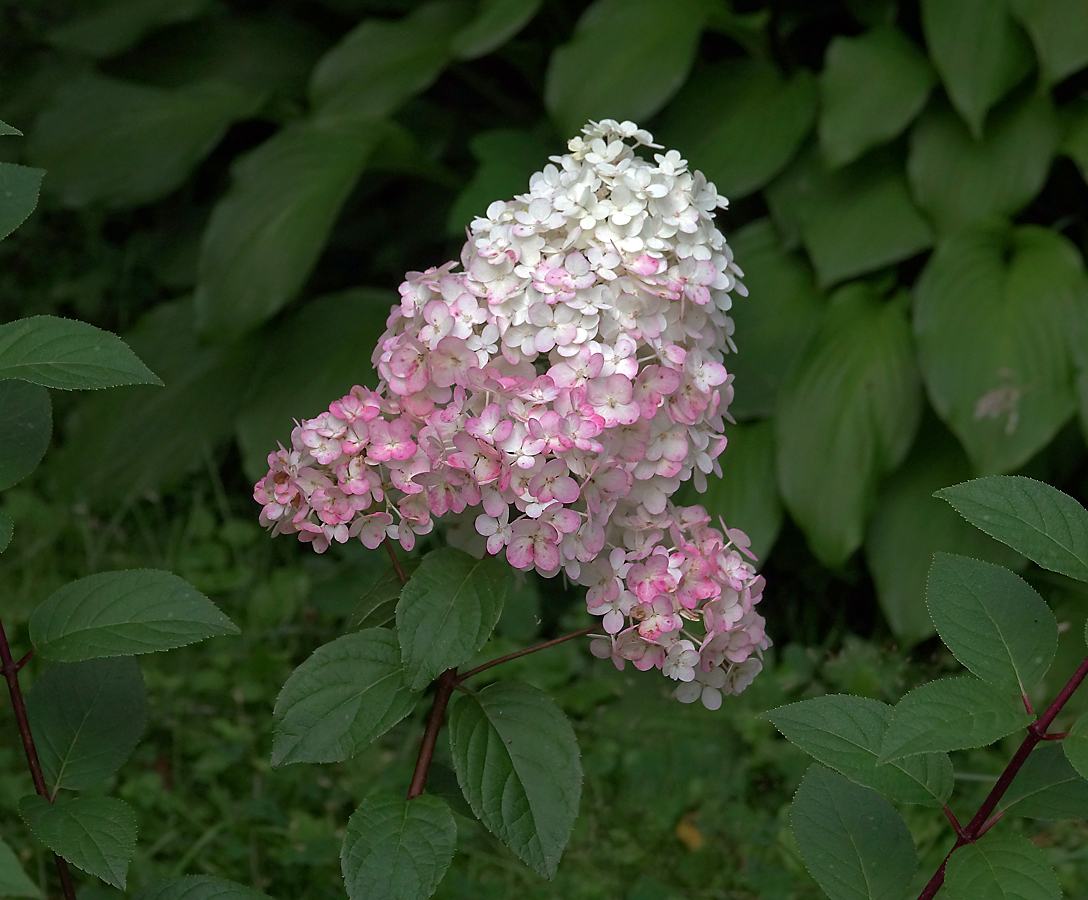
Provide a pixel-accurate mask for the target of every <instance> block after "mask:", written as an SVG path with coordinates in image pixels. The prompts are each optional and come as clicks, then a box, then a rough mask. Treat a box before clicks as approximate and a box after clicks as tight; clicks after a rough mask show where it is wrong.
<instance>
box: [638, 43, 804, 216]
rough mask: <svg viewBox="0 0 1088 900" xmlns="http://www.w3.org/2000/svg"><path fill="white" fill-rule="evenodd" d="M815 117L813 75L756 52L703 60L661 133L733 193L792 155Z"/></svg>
mask: <svg viewBox="0 0 1088 900" xmlns="http://www.w3.org/2000/svg"><path fill="white" fill-rule="evenodd" d="M815 119H816V82H815V79H814V78H813V77H812V75H811V74H810V73H809V72H807V71H806V70H804V69H802V70H800V71H799V72H798V73H797V74H796V75H794V76H793V77H792V78H787V77H786V76H785V75H783V74H782V73H781V72H780V71H779V70H778V69H777V68H775V67H774V66H773V65H771V64H769V63H766V62H757V61H755V60H750V59H745V60H730V61H729V62H724V63H718V64H715V65H712V66H707V67H706V68H702V69H700V70H699V71H697V72H696V73H695V74H693V75H692V77H691V78H690V79H688V81H687V82H686V83H685V84H684V87H683V89H681V91H680V93H678V94H677V95H676V99H675V100H673V102H672V103H670V104H669V106H668V109H667V110H666V111H665V115H664V121H663V122H662V125H661V128H660V129H658V131H660V138H661V140H662V142H663V143H664V144H665V146H668V147H673V146H675V147H682V148H683V153H684V155H685V156H686V157H687V158H688V159H690V160H691V166H692V168H696V169H700V170H701V171H702V172H703V173H704V174H705V175H706V177H707V178H708V179H710V180H711V181H713V182H714V184H715V186H716V187H717V189H718V191H719V192H720V193H722V194H724V195H726V196H727V197H732V198H734V199H736V198H738V197H743V196H745V195H747V194H750V193H752V192H753V191H755V190H757V189H758V188H761V187H762V186H763V185H764V184H766V183H767V182H768V181H769V180H770V179H771V178H773V177H774V176H775V175H776V174H777V173H778V172H779V171H781V170H782V169H783V168H784V167H785V165H786V164H787V163H788V162H789V161H790V159H791V158H792V157H793V155H794V154H795V153H796V152H797V148H798V147H799V146H800V145H801V141H802V140H804V137H805V135H806V134H808V133H809V130H810V129H811V128H812V123H813V122H814V121H815Z"/></svg>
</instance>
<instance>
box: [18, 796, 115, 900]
mask: <svg viewBox="0 0 1088 900" xmlns="http://www.w3.org/2000/svg"><path fill="white" fill-rule="evenodd" d="M19 815H20V816H22V817H23V821H24V822H26V824H27V825H29V826H30V830H31V831H32V832H34V837H36V838H37V839H38V840H39V841H41V842H42V843H43V844H45V846H46V847H48V848H49V849H50V850H52V851H53V852H54V853H56V854H57V855H58V856H62V857H63V858H64V859H66V860H68V862H70V863H71V864H72V865H73V866H75V867H76V868H78V869H82V870H83V871H84V872H88V873H90V874H91V875H94V876H96V877H97V878H101V879H102V880H103V881H104V882H106V883H107V884H111V885H113V886H114V887H116V888H120V889H121V890H124V889H125V879H126V877H127V876H128V865H129V862H130V861H131V859H132V852H133V851H134V850H135V849H136V813H135V812H134V811H133V809H132V807H131V806H129V805H128V804H127V803H125V802H124V801H123V800H117V799H116V798H114V797H76V798H73V799H69V800H58V801H57V802H56V803H50V802H49V801H48V800H46V799H45V798H43V797H39V796H38V795H37V794H31V795H29V796H27V797H23V799H22V800H20V801H19Z"/></svg>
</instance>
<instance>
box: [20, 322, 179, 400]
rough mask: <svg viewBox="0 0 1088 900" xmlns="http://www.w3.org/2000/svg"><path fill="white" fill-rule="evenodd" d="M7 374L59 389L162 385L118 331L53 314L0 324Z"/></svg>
mask: <svg viewBox="0 0 1088 900" xmlns="http://www.w3.org/2000/svg"><path fill="white" fill-rule="evenodd" d="M5 378H19V379H21V380H23V381H32V382H34V384H40V385H42V386H43V387H50V388H59V389H60V390H63V391H71V390H86V389H97V388H107V387H117V386H118V385H122V384H162V382H161V381H159V378H158V376H157V375H156V374H155V373H154V372H152V371H151V370H150V369H149V368H148V367H147V366H145V365H144V364H143V363H142V362H140V360H139V359H138V358H137V357H136V354H135V353H133V352H132V351H131V350H130V349H129V348H128V345H127V344H125V342H124V341H122V340H121V339H120V338H119V337H117V336H116V335H113V334H110V333H109V332H108V331H103V330H102V329H101V328H95V327H94V326H93V325H88V324H87V323H86V322H77V321H74V320H72V319H59V318H57V317H56V316H31V317H30V318H29V319H16V320H15V321H14V322H8V323H7V324H6V325H0V379H5Z"/></svg>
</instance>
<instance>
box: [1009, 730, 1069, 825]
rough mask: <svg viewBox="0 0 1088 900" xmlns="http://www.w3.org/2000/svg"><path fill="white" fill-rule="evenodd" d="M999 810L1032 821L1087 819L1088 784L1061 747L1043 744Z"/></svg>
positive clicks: (1021, 770)
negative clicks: (1070, 762)
mask: <svg viewBox="0 0 1088 900" xmlns="http://www.w3.org/2000/svg"><path fill="white" fill-rule="evenodd" d="M1068 740H1069V739H1068V738H1066V739H1065V741H1068ZM1063 743H1064V741H1063ZM999 808H1000V809H1004V810H1008V811H1009V812H1010V813H1012V814H1013V815H1015V816H1025V817H1027V818H1029V819H1083V818H1084V817H1085V816H1086V815H1088V781H1085V780H1084V779H1083V778H1082V777H1081V776H1080V775H1078V774H1077V770H1076V769H1074V768H1073V766H1071V765H1070V764H1069V760H1068V759H1066V757H1065V752H1064V751H1063V750H1062V746H1061V745H1060V744H1057V743H1045V744H1040V745H1038V746H1037V747H1036V748H1035V749H1034V750H1032V751H1031V755H1030V756H1029V757H1028V758H1027V761H1026V762H1025V763H1024V765H1023V766H1022V767H1021V769H1020V771H1019V772H1017V773H1016V777H1015V778H1014V779H1013V782H1012V784H1010V785H1009V789H1008V791H1006V792H1005V796H1003V797H1002V798H1001V802H1000V804H999Z"/></svg>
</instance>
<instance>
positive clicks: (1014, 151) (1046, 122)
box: [907, 94, 1060, 234]
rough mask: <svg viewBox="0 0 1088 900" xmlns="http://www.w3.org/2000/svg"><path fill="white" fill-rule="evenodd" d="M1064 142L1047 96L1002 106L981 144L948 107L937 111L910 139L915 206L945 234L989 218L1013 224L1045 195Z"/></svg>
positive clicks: (920, 122) (929, 113)
mask: <svg viewBox="0 0 1088 900" xmlns="http://www.w3.org/2000/svg"><path fill="white" fill-rule="evenodd" d="M1059 137H1060V133H1059V128H1058V119H1057V116H1056V115H1055V113H1054V107H1053V105H1052V104H1051V102H1050V99H1049V98H1048V97H1047V96H1046V95H1043V96H1040V95H1038V94H1032V95H1030V96H1028V97H1025V98H1024V99H1023V100H1021V101H1019V102H1016V103H1011V104H1009V105H1004V106H1002V107H1001V108H1000V109H999V110H998V111H996V112H995V113H994V116H993V119H992V121H991V122H990V123H989V124H988V125H987V126H986V135H985V137H983V138H982V139H980V140H975V139H974V138H973V137H971V134H970V133H969V132H968V130H967V128H966V126H964V124H963V122H961V121H960V120H959V119H958V118H957V117H956V114H955V113H953V112H952V110H950V109H948V107H947V106H943V105H940V104H937V105H934V106H932V107H931V108H930V109H928V110H927V111H926V112H925V113H923V115H922V117H921V118H920V119H919V120H918V124H917V125H915V126H914V130H913V131H912V132H911V136H910V155H909V156H908V157H907V177H908V179H909V180H910V186H911V191H912V192H913V194H914V199H915V200H916V201H917V203H918V205H919V206H920V207H922V209H924V210H925V211H926V212H927V213H928V214H929V215H930V217H931V218H932V220H933V223H934V224H935V225H936V226H937V230H938V231H939V232H940V233H942V234H948V233H951V232H953V231H955V230H956V229H957V228H961V227H962V226H964V225H966V224H969V223H971V222H978V221H981V220H983V219H986V218H987V217H988V216H994V215H1008V216H1011V215H1013V214H1015V213H1017V212H1019V211H1020V210H1021V209H1023V208H1024V207H1025V206H1026V205H1027V204H1028V203H1030V202H1031V201H1032V200H1033V199H1034V198H1035V195H1036V194H1038V193H1039V191H1040V190H1041V189H1042V187H1043V183H1044V182H1045V181H1046V177H1047V173H1048V172H1049V171H1050V161H1051V159H1052V158H1053V157H1054V154H1055V153H1056V152H1057V149H1058V139H1059Z"/></svg>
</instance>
